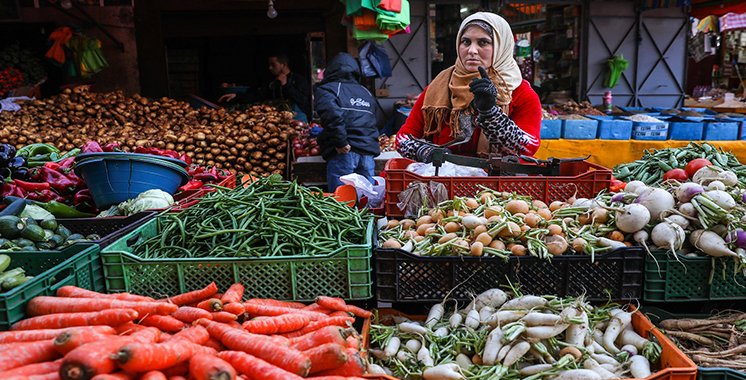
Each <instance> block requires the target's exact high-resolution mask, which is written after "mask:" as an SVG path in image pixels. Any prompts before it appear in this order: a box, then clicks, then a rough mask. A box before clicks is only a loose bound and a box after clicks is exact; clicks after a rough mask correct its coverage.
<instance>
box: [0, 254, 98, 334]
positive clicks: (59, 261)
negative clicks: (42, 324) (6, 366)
mask: <svg viewBox="0 0 746 380" xmlns="http://www.w3.org/2000/svg"><path fill="white" fill-rule="evenodd" d="M3 253H5V254H6V255H8V256H10V266H9V267H8V269H13V268H17V267H22V268H23V269H25V270H26V275H27V276H34V278H33V279H32V280H29V281H28V282H26V283H25V284H23V285H21V286H19V287H17V288H15V289H12V290H10V291H8V292H4V293H0V330H8V328H10V325H12V324H13V323H15V322H18V321H20V320H21V319H23V318H24V317H25V316H26V305H27V304H28V301H30V300H31V299H32V298H34V297H37V296H53V295H55V294H56V293H57V289H59V288H61V287H63V286H65V285H74V286H78V287H81V288H85V289H88V290H93V291H97V292H105V291H106V288H105V282H104V270H103V268H102V265H101V258H100V248H99V246H98V244H90V243H77V244H73V245H71V246H69V247H67V248H65V249H63V250H62V251H26V252H23V251H17V252H3Z"/></svg>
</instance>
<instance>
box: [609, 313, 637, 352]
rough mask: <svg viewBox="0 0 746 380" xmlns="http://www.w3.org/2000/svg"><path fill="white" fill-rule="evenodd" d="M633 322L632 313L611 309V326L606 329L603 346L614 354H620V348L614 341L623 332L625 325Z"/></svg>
mask: <svg viewBox="0 0 746 380" xmlns="http://www.w3.org/2000/svg"><path fill="white" fill-rule="evenodd" d="M631 322H632V314H630V313H628V312H626V311H624V310H621V309H615V310H612V311H611V319H610V320H609V327H607V328H606V331H604V343H603V346H604V348H605V349H606V351H609V352H610V353H612V354H615V355H616V354H618V353H619V349H618V348H617V347H616V346H615V345H614V341H615V340H616V338H617V337H618V336H619V334H621V333H622V331H623V330H624V328H625V327H627V325H628V324H630V323H631Z"/></svg>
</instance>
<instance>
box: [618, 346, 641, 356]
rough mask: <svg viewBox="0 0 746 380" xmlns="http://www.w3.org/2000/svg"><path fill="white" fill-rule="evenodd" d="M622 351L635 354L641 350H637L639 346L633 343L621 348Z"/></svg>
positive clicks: (631, 354) (630, 354)
mask: <svg viewBox="0 0 746 380" xmlns="http://www.w3.org/2000/svg"><path fill="white" fill-rule="evenodd" d="M620 350H621V351H622V352H628V353H629V356H635V355H637V353H638V352H639V351H637V347H635V346H633V345H631V344H625V345H624V346H622V348H620Z"/></svg>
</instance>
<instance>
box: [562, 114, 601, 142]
mask: <svg viewBox="0 0 746 380" xmlns="http://www.w3.org/2000/svg"><path fill="white" fill-rule="evenodd" d="M597 133H598V120H593V119H591V120H562V138H563V139H573V140H595V139H596V134H597Z"/></svg>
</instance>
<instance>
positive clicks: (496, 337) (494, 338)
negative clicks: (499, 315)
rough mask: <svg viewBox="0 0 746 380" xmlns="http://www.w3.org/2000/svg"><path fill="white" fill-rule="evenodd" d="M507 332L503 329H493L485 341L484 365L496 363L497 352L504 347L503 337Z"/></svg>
mask: <svg viewBox="0 0 746 380" xmlns="http://www.w3.org/2000/svg"><path fill="white" fill-rule="evenodd" d="M504 337H505V333H504V332H503V331H502V330H501V329H493V330H492V331H490V333H489V335H487V341H486V342H485V343H484V352H483V353H482V363H484V365H495V363H496V362H497V354H498V353H499V352H500V349H502V347H503V342H502V341H503V338H504Z"/></svg>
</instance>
